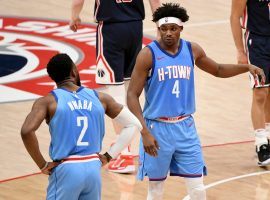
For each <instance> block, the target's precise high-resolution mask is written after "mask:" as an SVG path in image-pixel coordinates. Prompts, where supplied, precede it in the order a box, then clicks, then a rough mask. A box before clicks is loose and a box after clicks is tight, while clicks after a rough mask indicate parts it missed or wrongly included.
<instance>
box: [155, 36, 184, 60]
mask: <svg viewBox="0 0 270 200" xmlns="http://www.w3.org/2000/svg"><path fill="white" fill-rule="evenodd" d="M154 43H155V44H156V45H157V47H158V48H159V50H160V51H162V52H163V53H164V54H166V55H167V56H169V57H171V58H175V57H177V56H178V55H179V54H180V53H181V50H182V46H183V42H182V39H180V41H179V48H178V52H177V53H176V54H174V55H172V54H170V53H168V52H167V51H165V50H164V49H162V48H161V46H160V44H159V43H158V41H156V40H154Z"/></svg>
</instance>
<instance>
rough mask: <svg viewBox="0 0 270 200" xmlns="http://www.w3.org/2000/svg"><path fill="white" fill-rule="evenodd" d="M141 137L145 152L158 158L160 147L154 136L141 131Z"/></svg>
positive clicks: (146, 131)
mask: <svg viewBox="0 0 270 200" xmlns="http://www.w3.org/2000/svg"><path fill="white" fill-rule="evenodd" d="M141 135H142V142H143V147H144V151H145V152H146V153H148V154H149V155H151V156H154V157H156V156H157V155H158V150H159V145H158V142H157V141H156V139H155V138H154V136H153V135H152V134H151V133H150V132H149V131H148V130H143V131H141Z"/></svg>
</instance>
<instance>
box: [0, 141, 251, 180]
mask: <svg viewBox="0 0 270 200" xmlns="http://www.w3.org/2000/svg"><path fill="white" fill-rule="evenodd" d="M250 142H254V140H246V141H239V142H229V143H223V144H211V145H205V146H202V147H203V148H209V147H221V146H227V145H235V144H245V143H250ZM134 157H138V155H135V156H134ZM39 174H42V173H41V172H37V173H33V174H28V175H24V176H18V177H14V178H9V179H4V180H0V183H4V182H8V181H13V180H17V179H22V178H26V177H29V176H35V175H39Z"/></svg>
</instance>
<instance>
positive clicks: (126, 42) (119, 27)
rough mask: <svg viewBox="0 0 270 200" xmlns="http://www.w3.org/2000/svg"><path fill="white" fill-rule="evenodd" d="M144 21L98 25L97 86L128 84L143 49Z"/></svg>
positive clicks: (101, 23) (100, 23)
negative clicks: (126, 81) (126, 82)
mask: <svg viewBox="0 0 270 200" xmlns="http://www.w3.org/2000/svg"><path fill="white" fill-rule="evenodd" d="M142 26H143V25H142V21H132V22H122V23H103V22H99V24H98V26H97V35H96V40H97V43H96V51H97V52H96V55H97V58H96V59H97V62H96V64H97V70H96V82H97V83H98V84H123V83H124V80H129V79H130V77H131V73H132V70H133V68H134V65H135V61H136V57H137V55H138V53H139V51H140V50H141V48H142V36H143V34H142V28H143V27H142Z"/></svg>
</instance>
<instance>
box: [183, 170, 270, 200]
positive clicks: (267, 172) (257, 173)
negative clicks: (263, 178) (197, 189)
mask: <svg viewBox="0 0 270 200" xmlns="http://www.w3.org/2000/svg"><path fill="white" fill-rule="evenodd" d="M269 173H270V171H263V172H254V173H250V174H244V175H240V176H234V177H231V178H227V179H223V180H220V181H216V182H214V183H210V184H208V185H206V186H205V189H209V188H211V187H214V186H217V185H220V184H223V183H227V182H230V181H234V180H238V179H242V178H246V177H251V176H259V175H262V174H269ZM183 200H190V198H189V196H185V197H184V198H183Z"/></svg>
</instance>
